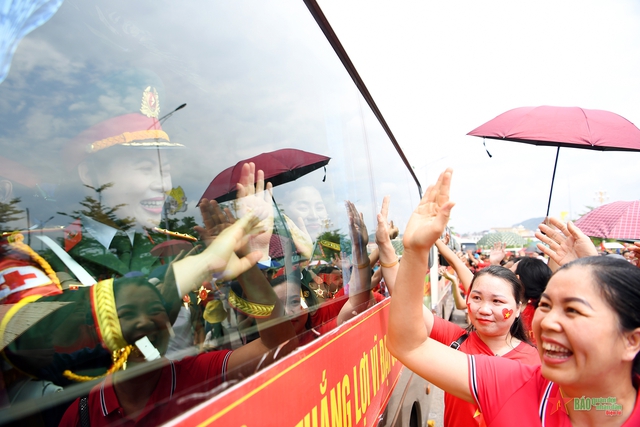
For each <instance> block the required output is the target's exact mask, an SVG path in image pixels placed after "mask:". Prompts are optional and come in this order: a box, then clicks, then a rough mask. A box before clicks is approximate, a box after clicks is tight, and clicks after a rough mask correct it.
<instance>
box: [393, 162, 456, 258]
mask: <svg viewBox="0 0 640 427" xmlns="http://www.w3.org/2000/svg"><path fill="white" fill-rule="evenodd" d="M452 173H453V170H452V169H447V170H445V171H444V172H442V173H441V174H440V177H439V178H438V181H437V182H436V184H435V185H430V186H429V188H427V191H426V192H425V194H424V196H423V197H422V200H420V204H419V205H418V207H417V208H416V209H415V210H414V211H413V213H412V214H411V217H410V218H409V223H408V224H407V228H406V230H405V232H404V237H403V239H402V241H403V243H404V249H405V251H419V252H428V251H429V249H430V248H431V246H433V244H434V243H435V241H436V240H437V239H439V238H440V236H441V235H442V233H443V232H444V230H445V227H446V226H447V222H448V221H449V215H450V214H451V208H453V206H454V203H453V202H451V201H449V191H450V188H451V174H452Z"/></svg>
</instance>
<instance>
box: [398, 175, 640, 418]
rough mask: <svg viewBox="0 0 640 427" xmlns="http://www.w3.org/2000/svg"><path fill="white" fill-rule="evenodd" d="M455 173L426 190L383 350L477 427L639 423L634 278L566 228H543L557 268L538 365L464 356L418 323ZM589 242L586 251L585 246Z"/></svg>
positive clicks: (408, 234)
mask: <svg viewBox="0 0 640 427" xmlns="http://www.w3.org/2000/svg"><path fill="white" fill-rule="evenodd" d="M451 174H452V171H451V170H450V169H447V170H446V171H445V172H444V173H443V174H441V175H440V178H439V179H438V182H437V183H436V185H434V186H431V187H429V189H427V191H426V193H425V196H424V197H423V199H422V200H421V201H420V204H419V206H418V207H417V208H416V210H415V211H414V212H413V214H412V216H411V218H410V220H409V224H408V225H407V229H406V231H405V234H404V247H405V252H404V256H403V261H402V266H401V268H400V270H399V272H398V279H397V283H398V286H396V289H395V294H394V296H393V298H392V299H391V308H390V313H389V335H388V340H387V346H388V348H389V350H390V352H391V354H392V355H394V356H395V357H396V358H397V359H398V360H399V361H400V362H402V363H403V364H404V365H405V366H407V367H408V368H409V369H411V370H412V371H413V372H415V373H417V374H418V375H420V376H422V377H423V378H425V379H427V380H428V381H431V382H433V383H434V384H435V385H436V386H438V387H441V388H442V389H444V390H445V391H447V392H449V393H451V394H453V395H455V396H457V397H459V398H460V399H463V400H466V401H467V402H470V403H475V404H477V405H478V408H479V412H480V413H481V416H478V417H477V421H478V424H479V425H487V426H513V425H518V426H539V425H544V426H572V425H598V426H616V427H619V426H625V427H627V426H628V427H631V426H637V425H640V399H638V398H637V397H638V388H637V387H638V381H637V379H638V375H637V373H638V367H639V365H640V357H639V356H638V353H639V352H640V316H638V314H637V313H638V311H637V307H638V306H640V270H639V269H637V268H636V267H633V266H631V265H630V264H629V263H628V262H626V261H624V260H618V259H609V258H608V257H588V258H584V259H579V260H576V261H574V262H570V261H572V260H574V259H576V258H578V257H580V256H589V255H591V253H592V250H593V252H595V248H594V247H593V244H591V243H590V241H589V239H588V237H586V236H585V235H584V234H582V233H581V232H580V230H578V229H577V228H576V227H575V226H573V225H572V224H571V223H570V224H569V225H568V226H561V227H560V228H559V229H551V228H549V227H547V228H546V229H544V228H543V227H542V226H541V231H544V232H545V233H546V234H545V235H542V234H540V235H539V236H538V238H539V239H541V240H542V241H543V242H544V243H546V244H548V245H550V247H549V248H546V249H545V253H547V254H548V255H549V256H551V257H552V258H553V259H554V260H555V261H556V262H557V263H558V264H559V265H563V266H564V267H563V268H561V269H560V270H558V271H557V272H556V273H555V274H554V275H553V276H552V278H551V280H550V281H549V284H548V285H547V288H546V290H545V292H544V293H543V294H542V296H541V300H540V305H539V307H538V309H537V311H536V313H535V315H534V319H533V331H534V335H535V337H536V340H537V342H538V343H539V348H538V352H539V355H540V358H541V366H540V367H534V366H528V365H524V364H520V363H516V362H514V361H511V360H507V359H505V358H498V357H486V356H482V355H464V354H462V353H461V352H458V351H455V350H453V349H451V348H449V347H448V346H445V345H442V344H440V343H438V342H436V341H435V340H432V339H429V334H428V332H427V331H426V330H425V328H424V327H423V325H422V324H421V323H422V322H421V320H422V318H423V313H422V312H423V310H422V304H421V293H422V282H423V279H424V273H425V272H426V268H427V265H428V264H427V260H428V254H429V248H430V247H431V246H432V245H433V244H434V242H435V241H436V239H438V238H439V236H440V235H441V234H442V232H443V230H444V228H445V226H446V224H447V221H448V219H449V215H450V212H451V208H452V207H453V203H452V202H450V201H449V188H450V183H451ZM587 242H588V243H587Z"/></svg>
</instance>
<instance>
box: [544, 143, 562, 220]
mask: <svg viewBox="0 0 640 427" xmlns="http://www.w3.org/2000/svg"><path fill="white" fill-rule="evenodd" d="M558 154H560V146H558V149H557V150H556V162H555V163H554V164H553V176H552V177H551V189H550V190H549V202H548V203H547V215H545V219H546V218H549V208H550V207H551V195H552V194H553V182H554V181H555V180H556V168H557V167H558Z"/></svg>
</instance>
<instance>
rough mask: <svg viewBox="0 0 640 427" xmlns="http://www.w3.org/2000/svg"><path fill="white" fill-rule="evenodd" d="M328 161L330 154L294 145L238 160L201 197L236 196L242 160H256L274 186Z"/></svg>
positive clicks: (230, 198) (220, 198)
mask: <svg viewBox="0 0 640 427" xmlns="http://www.w3.org/2000/svg"><path fill="white" fill-rule="evenodd" d="M329 160H331V158H330V157H327V156H322V155H320V154H314V153H309V152H307V151H302V150H296V149H294V148H284V149H282V150H276V151H271V152H269V153H262V154H259V155H257V156H255V157H252V158H250V159H246V160H241V161H239V162H238V163H236V165H235V166H231V167H229V168H227V169H225V170H223V171H222V172H220V173H219V174H218V175H217V176H216V177H215V178H213V181H211V183H210V184H209V187H207V189H206V190H205V192H204V194H203V195H202V197H200V200H202V199H203V198H207V199H209V200H212V199H214V200H216V201H217V202H226V201H228V200H233V199H235V198H236V185H237V184H238V182H240V172H241V171H242V165H243V164H245V163H249V162H253V163H255V165H256V170H262V171H264V179H265V181H269V182H270V183H271V184H272V185H273V186H274V187H275V186H277V185H280V184H285V183H287V182H291V181H295V180H296V179H298V178H300V177H301V176H304V175H306V174H308V173H310V172H313V171H314V170H316V169H319V168H321V167H323V166H326V165H327V164H328V163H329Z"/></svg>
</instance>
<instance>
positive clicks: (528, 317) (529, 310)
mask: <svg viewBox="0 0 640 427" xmlns="http://www.w3.org/2000/svg"><path fill="white" fill-rule="evenodd" d="M533 304H535V302H533V301H532V300H529V301H527V305H526V306H525V307H524V310H522V324H523V325H524V330H525V331H526V332H527V334H529V339H530V340H531V342H532V343H534V344H535V343H536V339H535V338H534V337H533V329H532V328H531V323H532V322H533V315H534V314H535V312H536V309H535V307H534V306H533Z"/></svg>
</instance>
